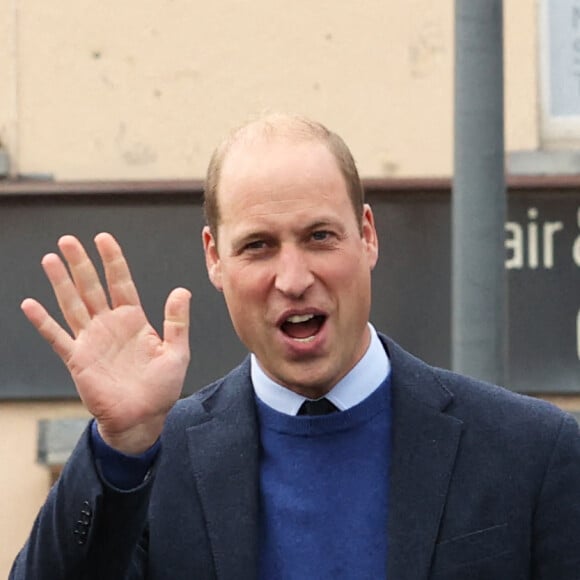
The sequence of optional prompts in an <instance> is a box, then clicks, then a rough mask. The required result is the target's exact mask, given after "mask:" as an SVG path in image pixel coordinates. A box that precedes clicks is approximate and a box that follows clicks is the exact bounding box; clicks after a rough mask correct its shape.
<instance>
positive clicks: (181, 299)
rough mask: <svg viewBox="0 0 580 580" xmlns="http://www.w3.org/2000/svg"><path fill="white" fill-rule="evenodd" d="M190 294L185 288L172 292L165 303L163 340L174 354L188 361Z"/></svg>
mask: <svg viewBox="0 0 580 580" xmlns="http://www.w3.org/2000/svg"><path fill="white" fill-rule="evenodd" d="M190 300H191V293H190V292H189V290H186V289H185V288H176V289H175V290H172V291H171V293H170V294H169V296H168V297H167V302H166V303H165V320H164V322H163V340H164V342H165V344H167V345H168V346H169V347H170V348H171V349H172V350H173V351H174V352H176V353H177V354H178V355H179V356H180V357H182V358H183V359H185V360H188V359H189V304H190Z"/></svg>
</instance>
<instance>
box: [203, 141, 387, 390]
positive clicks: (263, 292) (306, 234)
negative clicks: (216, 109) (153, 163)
mask: <svg viewBox="0 0 580 580" xmlns="http://www.w3.org/2000/svg"><path fill="white" fill-rule="evenodd" d="M218 203H219V208H220V218H221V221H220V223H219V225H218V230H217V242H216V239H214V237H213V236H212V234H211V232H210V231H209V228H207V227H206V228H204V231H203V243H204V248H205V257H206V264H207V268H208V273H209V277H210V280H211V281H212V283H213V284H214V286H215V287H216V288H218V290H220V291H222V292H223V293H224V297H225V300H226V304H227V307H228V310H229V313H230V317H231V319H232V322H233V325H234V328H235V330H236V332H237V334H238V336H239V337H240V339H241V340H242V342H243V343H244V344H245V345H246V347H247V348H248V349H249V350H250V351H251V352H253V353H254V354H255V355H256V357H257V359H258V361H259V363H260V366H261V367H262V369H263V370H264V371H265V372H266V374H267V375H268V376H270V378H272V379H273V380H275V381H276V382H278V383H280V384H282V385H284V386H285V387H287V388H289V389H291V390H293V391H296V392H298V393H300V394H303V395H305V396H308V397H318V396H322V395H323V394H324V393H326V392H328V391H329V390H330V389H331V388H332V387H333V386H334V385H335V384H336V383H337V382H338V381H339V380H340V379H341V378H342V377H343V376H344V375H346V374H347V373H348V372H349V371H350V369H352V367H353V366H354V365H355V364H356V363H357V362H358V361H359V360H360V358H361V357H362V356H363V354H364V353H365V351H366V349H367V347H368V344H369V340H370V333H369V331H368V326H367V321H368V317H369V310H370V294H371V290H370V284H371V271H372V269H373V268H374V266H375V264H376V261H377V256H378V245H377V236H376V231H375V226H374V218H373V215H372V211H371V209H370V207H369V206H365V209H364V215H363V217H362V224H361V223H359V221H358V219H357V218H356V216H355V213H354V210H353V206H352V204H351V201H350V199H349V197H348V193H347V189H346V184H345V182H344V178H343V177H342V175H341V173H340V171H339V169H338V166H337V163H336V161H335V159H334V157H333V156H332V154H331V153H330V152H329V150H328V149H327V148H326V147H325V145H324V144H322V143H319V142H314V141H296V140H291V139H288V138H283V137H277V138H270V139H268V140H266V139H260V138H256V139H255V140H253V141H252V142H251V143H243V144H242V143H238V144H235V145H234V146H233V147H232V150H231V151H230V152H229V153H228V155H227V157H226V159H225V161H224V164H223V167H222V173H221V179H220V184H219V190H218ZM361 232H362V233H361Z"/></svg>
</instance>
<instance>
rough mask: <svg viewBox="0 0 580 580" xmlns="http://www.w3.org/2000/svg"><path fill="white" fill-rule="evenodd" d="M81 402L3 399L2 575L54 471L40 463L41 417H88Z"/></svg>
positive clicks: (0, 437)
mask: <svg viewBox="0 0 580 580" xmlns="http://www.w3.org/2000/svg"><path fill="white" fill-rule="evenodd" d="M85 416H87V413H86V412H85V411H84V409H83V408H82V407H81V405H80V403H77V402H70V401H69V402H62V401H61V402H59V403H0V460H1V462H2V465H1V469H0V578H7V577H8V571H9V570H10V566H11V564H12V560H13V559H14V556H15V555H16V553H17V552H18V550H20V548H21V547H22V545H23V544H24V542H25V541H26V538H27V536H28V534H29V533H30V528H31V526H32V523H33V521H34V518H35V517H36V514H37V512H38V510H39V508H40V506H41V505H42V504H43V502H44V500H45V498H46V494H47V492H48V490H49V488H50V474H49V471H48V469H47V468H46V467H44V466H41V465H39V464H37V462H36V454H37V450H38V444H37V433H38V421H39V420H40V419H61V418H65V417H85Z"/></svg>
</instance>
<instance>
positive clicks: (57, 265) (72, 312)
mask: <svg viewBox="0 0 580 580" xmlns="http://www.w3.org/2000/svg"><path fill="white" fill-rule="evenodd" d="M41 264H42V268H43V270H44V272H45V274H46V277H47V278H48V280H49V282H50V284H51V286H52V289H53V291H54V295H55V296H56V300H57V302H58V305H59V307H60V310H61V312H62V314H63V316H64V319H65V320H66V322H67V324H68V325H69V326H70V329H71V330H72V331H73V334H74V335H75V336H78V333H79V332H80V331H81V330H82V329H83V328H84V327H85V326H86V325H87V324H88V323H89V322H90V321H91V317H90V315H89V312H88V310H87V307H86V306H85V303H84V302H83V301H82V299H81V297H80V296H79V293H78V292H77V289H76V286H75V285H74V284H73V281H72V280H71V278H70V276H69V273H68V270H67V269H66V267H65V265H64V264H63V262H62V260H61V259H60V257H59V256H57V255H56V254H47V255H46V256H44V258H42V262H41Z"/></svg>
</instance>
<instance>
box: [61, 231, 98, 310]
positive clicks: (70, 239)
mask: <svg viewBox="0 0 580 580" xmlns="http://www.w3.org/2000/svg"><path fill="white" fill-rule="evenodd" d="M58 247H59V249H60V251H61V252H62V255H63V256H64V257H65V259H66V261H67V263H68V266H69V270H70V273H71V275H72V278H73V280H74V283H75V285H76V287H77V291H78V293H79V295H80V297H81V299H82V300H83V302H84V303H85V306H86V307H87V310H88V312H89V315H93V314H97V313H99V312H103V311H105V310H108V309H109V304H108V303H107V295H106V294H105V291H104V290H103V286H102V284H101V281H100V280H99V275H98V274H97V270H96V269H95V266H94V265H93V263H92V262H91V260H90V258H89V257H88V256H87V253H86V252H85V249H84V248H83V246H82V244H81V243H80V242H79V241H78V240H77V239H76V238H75V237H74V236H63V237H62V238H60V240H59V241H58Z"/></svg>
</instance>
